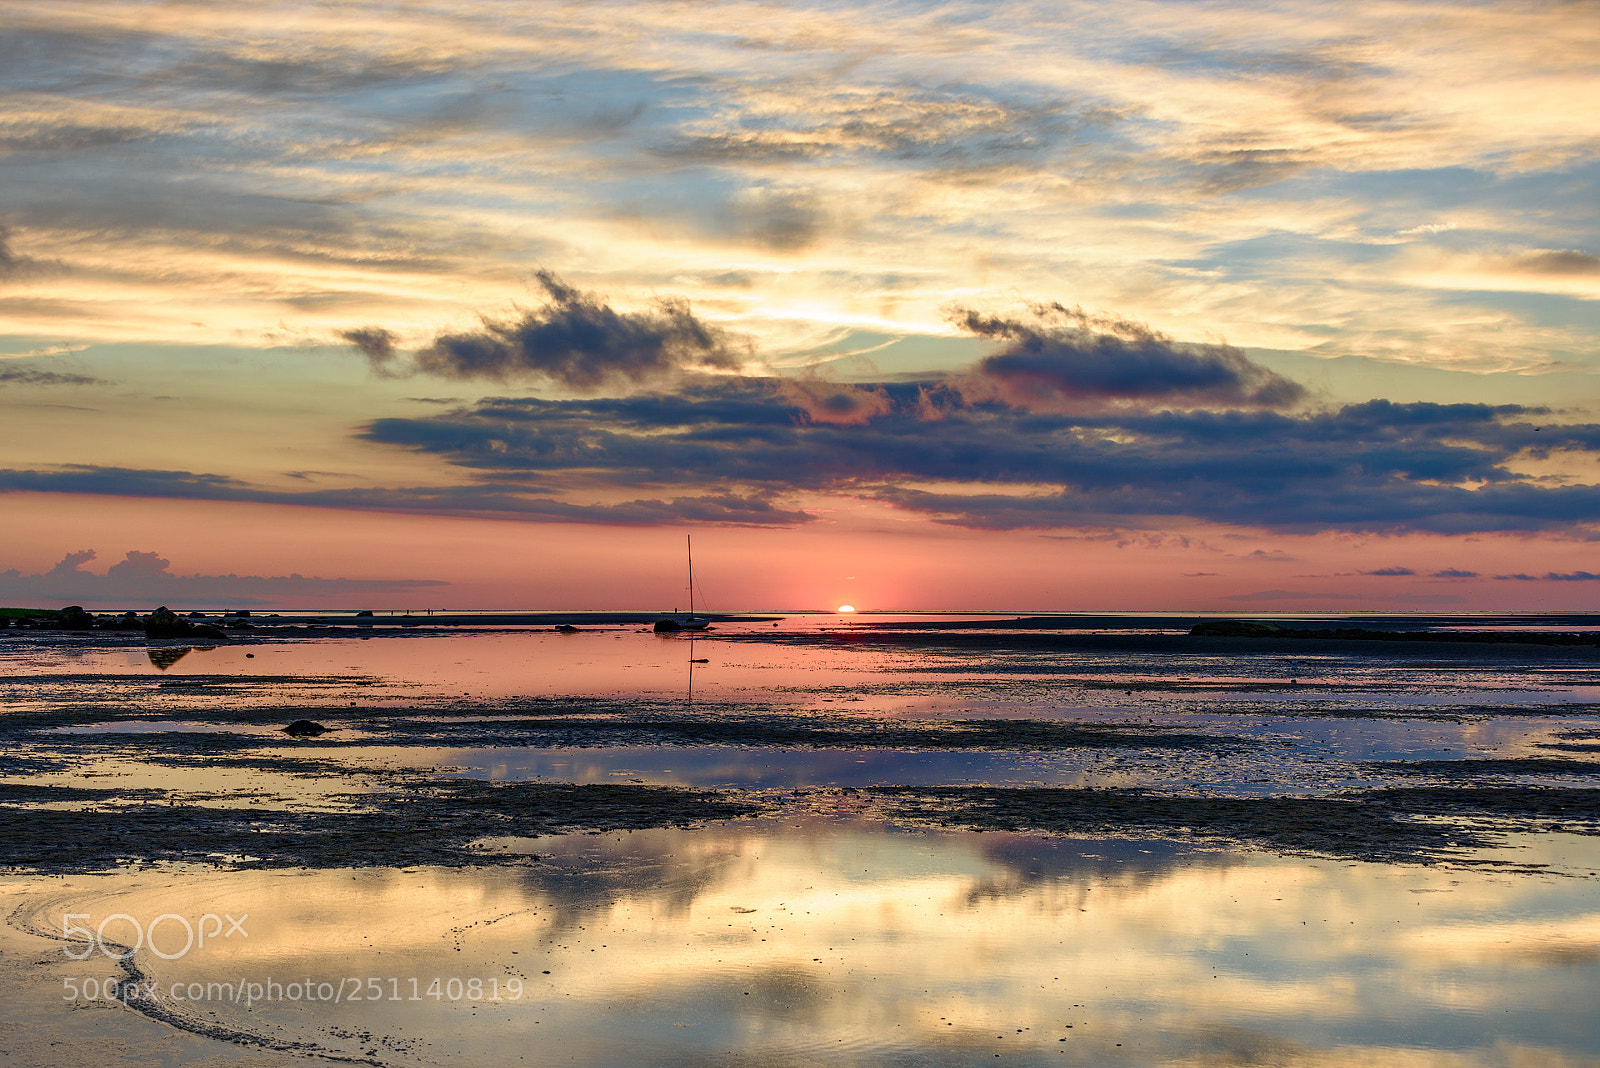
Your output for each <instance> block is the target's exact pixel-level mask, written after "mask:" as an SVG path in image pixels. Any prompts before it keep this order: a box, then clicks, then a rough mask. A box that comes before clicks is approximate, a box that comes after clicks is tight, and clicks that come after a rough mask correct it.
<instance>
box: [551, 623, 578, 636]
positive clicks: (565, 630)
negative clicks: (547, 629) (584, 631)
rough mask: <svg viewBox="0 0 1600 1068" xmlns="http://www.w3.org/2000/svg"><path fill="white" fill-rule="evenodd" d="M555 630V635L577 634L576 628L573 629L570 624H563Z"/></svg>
mask: <svg viewBox="0 0 1600 1068" xmlns="http://www.w3.org/2000/svg"><path fill="white" fill-rule="evenodd" d="M555 630H556V633H557V634H576V633H578V628H577V627H574V626H573V625H572V624H571V623H563V624H561V625H560V626H559V627H556V628H555Z"/></svg>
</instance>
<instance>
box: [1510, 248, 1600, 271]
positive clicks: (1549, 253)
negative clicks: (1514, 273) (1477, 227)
mask: <svg viewBox="0 0 1600 1068" xmlns="http://www.w3.org/2000/svg"><path fill="white" fill-rule="evenodd" d="M1509 266H1510V267H1511V268H1512V269H1513V270H1522V271H1527V272H1529V273H1532V274H1559V275H1600V256H1596V255H1594V254H1592V253H1589V252H1579V251H1578V250H1577V249H1570V248H1566V249H1535V250H1533V251H1531V252H1523V253H1519V254H1518V255H1516V256H1514V257H1512V259H1511V261H1510V264H1509Z"/></svg>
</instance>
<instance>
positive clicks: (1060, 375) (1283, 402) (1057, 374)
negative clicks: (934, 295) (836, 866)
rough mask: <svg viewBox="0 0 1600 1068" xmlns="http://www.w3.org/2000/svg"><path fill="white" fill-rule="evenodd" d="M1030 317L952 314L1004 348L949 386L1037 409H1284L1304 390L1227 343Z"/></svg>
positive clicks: (1125, 325) (1061, 313)
mask: <svg viewBox="0 0 1600 1068" xmlns="http://www.w3.org/2000/svg"><path fill="white" fill-rule="evenodd" d="M1031 312H1032V315H1031V316H1030V317H1029V318H1021V317H1011V318H1002V317H1000V316H994V315H985V314H983V313H981V312H978V311H975V310H972V309H958V310H957V311H955V312H954V313H953V314H952V316H951V319H952V321H953V322H954V323H956V325H958V326H960V327H961V328H963V329H965V330H967V331H969V332H970V333H973V334H976V335H978V336H980V337H986V338H993V339H995V340H999V341H1002V342H1005V343H1006V344H1005V347H1004V348H1003V349H1002V350H1001V351H1000V352H997V353H995V354H993V355H990V356H988V357H986V358H984V359H983V360H982V362H980V363H979V364H978V366H977V368H976V369H975V370H974V371H973V372H972V374H970V375H969V376H968V377H967V379H966V380H964V381H963V382H962V383H961V384H960V386H959V387H958V388H960V389H961V391H962V393H963V394H964V395H966V396H967V397H968V398H969V400H974V401H981V400H987V399H996V400H1000V401H1003V402H1004V403H1007V404H1010V405H1012V406H1014V407H1018V408H1026V409H1029V410H1032V411H1044V412H1074V411H1088V410H1093V409H1095V408H1101V407H1107V406H1113V405H1129V404H1135V403H1137V404H1161V405H1172V406H1179V407H1192V408H1198V407H1216V408H1287V407H1291V406H1293V405H1295V404H1298V403H1299V402H1300V401H1302V400H1303V399H1305V396H1306V391H1305V389H1304V388H1303V387H1302V386H1300V385H1298V384H1297V383H1294V382H1291V381H1289V380H1288V379H1286V378H1283V377H1282V376H1280V375H1278V374H1275V373H1274V372H1272V371H1269V370H1267V369H1266V368H1264V367H1262V366H1260V365H1258V364H1255V363H1252V362H1251V361H1250V360H1249V359H1248V358H1247V357H1246V356H1245V355H1244V353H1242V352H1240V351H1239V350H1238V349H1234V348H1230V347H1229V346H1227V345H1211V344H1193V343H1184V342H1178V341H1174V340H1173V339H1172V338H1169V337H1166V336H1165V335H1163V334H1161V333H1159V332H1157V331H1155V330H1152V329H1150V327H1148V326H1146V325H1145V324H1143V323H1136V322H1132V321H1129V320H1126V319H1121V318H1115V317H1108V316H1092V315H1089V314H1087V313H1086V312H1084V311H1083V309H1081V308H1067V307H1064V306H1063V305H1061V304H1036V305H1034V306H1032V308H1031Z"/></svg>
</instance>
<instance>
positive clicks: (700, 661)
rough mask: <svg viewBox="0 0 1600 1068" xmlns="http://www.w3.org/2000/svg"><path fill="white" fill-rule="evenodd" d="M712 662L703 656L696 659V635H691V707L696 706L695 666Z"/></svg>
mask: <svg viewBox="0 0 1600 1068" xmlns="http://www.w3.org/2000/svg"><path fill="white" fill-rule="evenodd" d="M710 662H711V661H710V660H709V659H708V658H707V657H703V656H702V657H696V656H695V655H694V635H692V634H691V635H690V636H689V704H690V705H693V704H694V666H695V665H696V664H709V663H710Z"/></svg>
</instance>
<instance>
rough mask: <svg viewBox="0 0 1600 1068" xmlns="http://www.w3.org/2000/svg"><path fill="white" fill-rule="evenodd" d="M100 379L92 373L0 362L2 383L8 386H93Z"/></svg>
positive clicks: (0, 382)
mask: <svg viewBox="0 0 1600 1068" xmlns="http://www.w3.org/2000/svg"><path fill="white" fill-rule="evenodd" d="M99 381H100V379H98V378H95V377H93V376H92V375H78V374H67V373H63V372H61V371H41V370H39V369H38V368H35V367H8V366H5V365H3V364H0V385H7V386H91V385H94V384H96V383H98V382H99Z"/></svg>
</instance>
